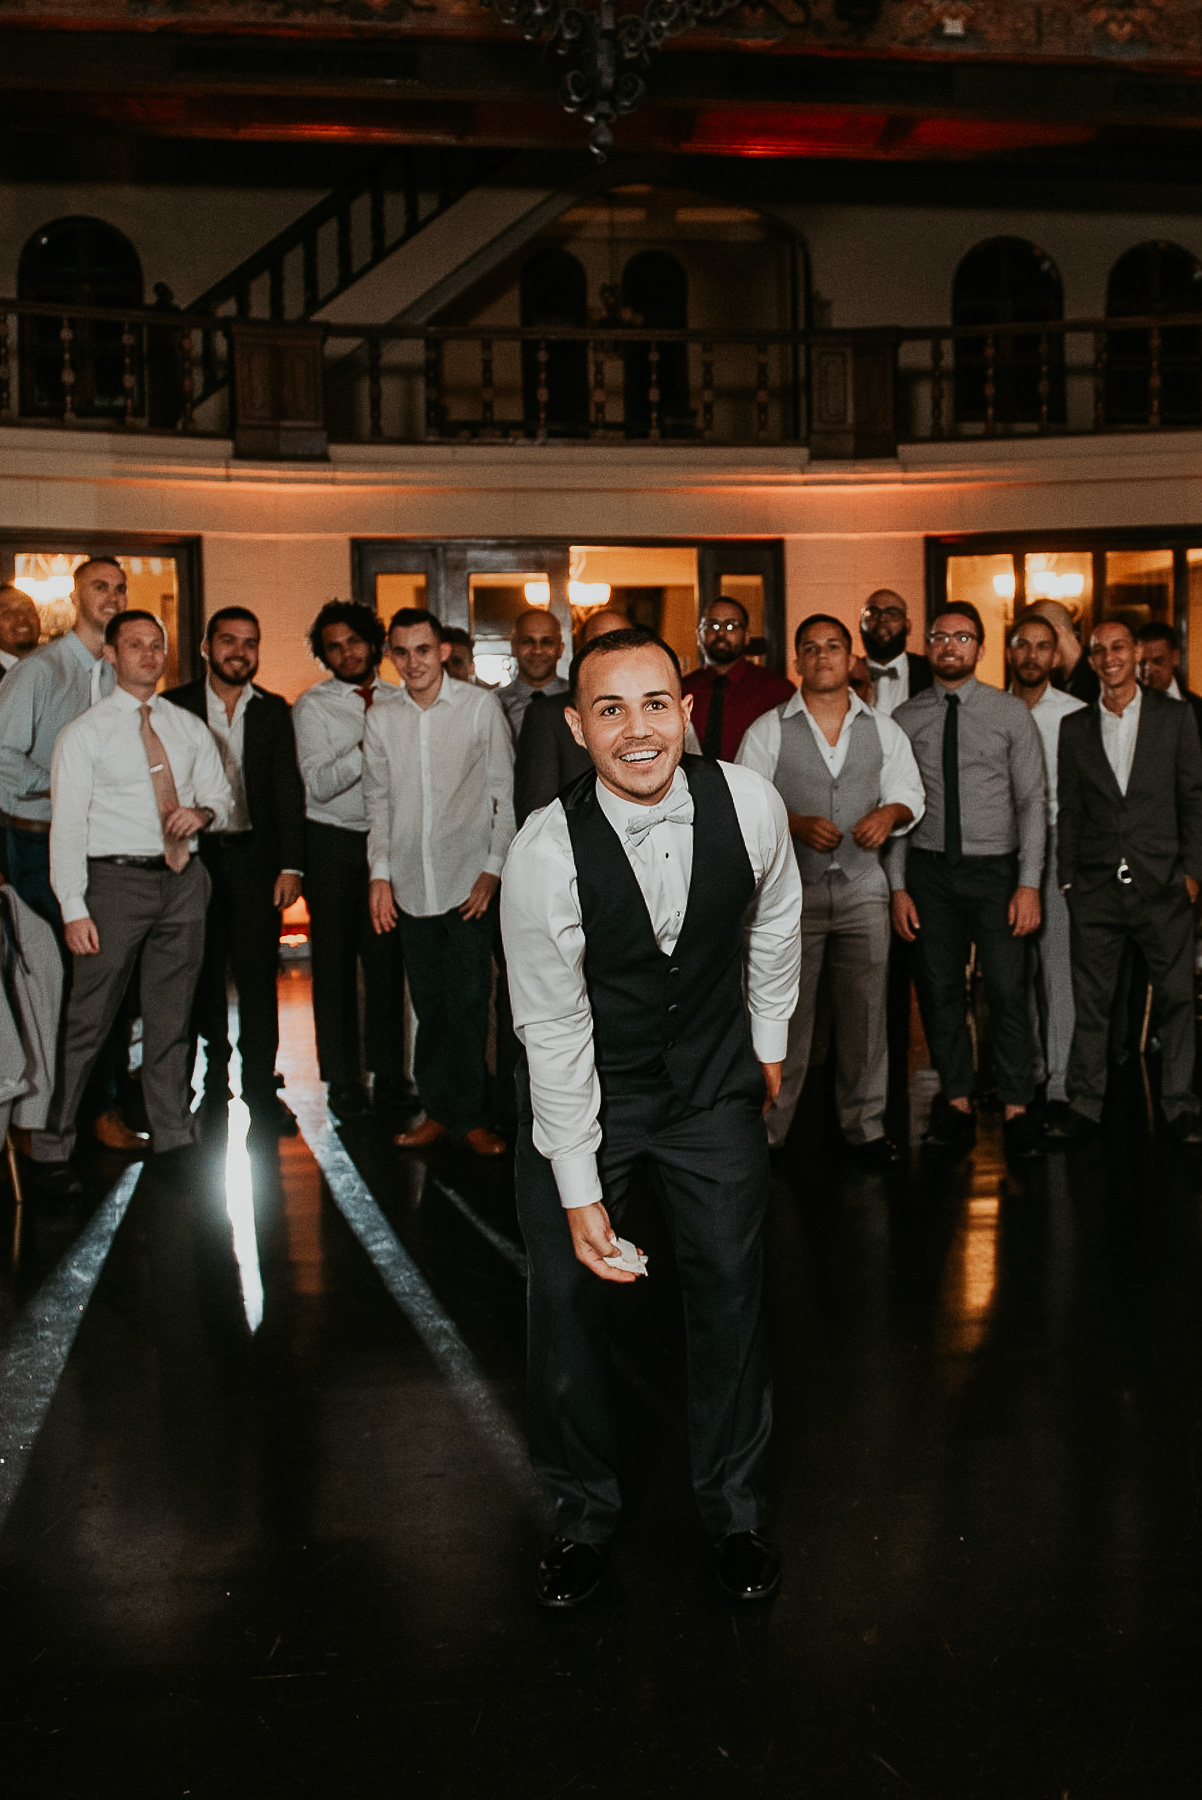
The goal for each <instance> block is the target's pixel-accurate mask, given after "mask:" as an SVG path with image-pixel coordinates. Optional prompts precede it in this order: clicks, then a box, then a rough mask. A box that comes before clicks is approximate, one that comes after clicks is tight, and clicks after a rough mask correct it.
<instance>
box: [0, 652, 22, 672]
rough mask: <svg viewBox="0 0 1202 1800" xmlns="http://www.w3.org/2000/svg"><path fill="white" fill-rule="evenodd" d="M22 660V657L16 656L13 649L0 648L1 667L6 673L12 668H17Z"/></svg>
mask: <svg viewBox="0 0 1202 1800" xmlns="http://www.w3.org/2000/svg"><path fill="white" fill-rule="evenodd" d="M20 660H21V659H20V657H19V656H14V655H13V653H12V651H11V650H0V669H3V670H4V673H5V674H6V675H7V674H8V671H9V670H10V669H15V668H16V666H17V664H18V663H19V662H20Z"/></svg>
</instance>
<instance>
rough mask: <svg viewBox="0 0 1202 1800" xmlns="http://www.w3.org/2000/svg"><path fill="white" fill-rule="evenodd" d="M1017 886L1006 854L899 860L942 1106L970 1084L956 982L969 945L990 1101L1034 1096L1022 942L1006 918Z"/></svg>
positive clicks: (916, 854)
mask: <svg viewBox="0 0 1202 1800" xmlns="http://www.w3.org/2000/svg"><path fill="white" fill-rule="evenodd" d="M1017 886H1018V858H1017V856H1014V855H1011V856H965V857H963V858H962V859H961V860H960V862H959V863H957V864H956V865H955V867H953V866H952V865H951V863H949V862H948V860H947V858H946V857H945V856H940V855H938V854H936V853H935V852H933V851H930V850H916V849H913V848H911V850H910V852H909V855H908V857H907V860H906V887H907V890H908V891H909V894H910V898H911V899H912V900H913V902H914V905H915V907H916V908H917V911H918V918H919V931H918V938H917V941H916V943H915V945H914V984H915V986H916V988H917V989H918V1006H919V1011H920V1012H921V1013H922V1028H923V1030H924V1031H925V1032H926V1037H927V1045H928V1047H929V1049H930V1052H931V1061H932V1062H933V1063H934V1065H935V1067H936V1069H937V1070H938V1072H939V1081H940V1085H941V1087H942V1089H943V1092H944V1095H945V1096H946V1098H947V1099H949V1100H957V1099H961V1098H967V1097H968V1096H969V1095H970V1094H971V1093H972V1091H973V1087H974V1075H973V1059H972V1034H971V1033H970V1031H969V1029H968V1006H967V998H966V993H965V984H964V971H965V969H966V968H967V966H968V957H969V947H970V945H972V944H975V945H976V947H977V959H978V961H979V963H980V966H981V974H982V975H983V977H984V980H985V993H986V997H987V999H988V1001H989V1025H990V1032H991V1035H992V1040H993V1061H994V1069H995V1073H996V1076H997V1093H998V1099H999V1100H1000V1101H1001V1102H1002V1104H1003V1106H1026V1105H1027V1104H1028V1103H1029V1102H1030V1100H1031V1098H1032V1096H1033V1094H1034V1092H1035V1064H1034V1055H1033V1051H1034V1044H1033V1042H1032V1038H1031V1019H1030V1015H1029V1013H1028V1010H1027V985H1026V940H1025V939H1024V938H1016V937H1015V935H1014V933H1013V931H1012V929H1011V927H1010V924H1009V921H1008V920H1007V917H1006V913H1007V909H1008V908H1009V905H1010V901H1011V899H1012V897H1013V895H1014V890H1015V888H1016V887H1017Z"/></svg>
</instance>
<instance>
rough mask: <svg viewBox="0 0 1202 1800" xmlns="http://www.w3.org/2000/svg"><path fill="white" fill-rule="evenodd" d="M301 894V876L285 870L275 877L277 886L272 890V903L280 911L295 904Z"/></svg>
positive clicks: (284, 910)
mask: <svg viewBox="0 0 1202 1800" xmlns="http://www.w3.org/2000/svg"><path fill="white" fill-rule="evenodd" d="M300 896H301V878H300V876H299V875H293V874H291V873H290V872H289V871H288V870H284V872H283V873H282V874H279V875H277V876H276V878H275V886H274V887H273V888H272V890H271V904H272V905H273V906H274V907H276V908H277V909H278V910H279V911H280V912H286V911H287V909H288V907H290V906H295V905H296V903H297V901H298V900H299V899H300Z"/></svg>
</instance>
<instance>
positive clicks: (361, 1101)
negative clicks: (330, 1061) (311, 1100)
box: [326, 1081, 371, 1120]
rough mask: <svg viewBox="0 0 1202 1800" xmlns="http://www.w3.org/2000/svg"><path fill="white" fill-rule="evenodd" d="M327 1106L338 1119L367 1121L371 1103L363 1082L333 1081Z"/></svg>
mask: <svg viewBox="0 0 1202 1800" xmlns="http://www.w3.org/2000/svg"><path fill="white" fill-rule="evenodd" d="M326 1105H327V1106H328V1107H329V1109H330V1111H331V1112H332V1113H333V1115H334V1117H335V1118H336V1119H342V1120H346V1119H366V1118H367V1117H368V1115H369V1114H370V1112H371V1101H370V1100H369V1099H368V1097H367V1092H366V1090H365V1088H364V1086H363V1083H362V1082H361V1081H331V1083H330V1086H329V1091H328V1092H327V1094H326Z"/></svg>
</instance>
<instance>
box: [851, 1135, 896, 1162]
mask: <svg viewBox="0 0 1202 1800" xmlns="http://www.w3.org/2000/svg"><path fill="white" fill-rule="evenodd" d="M847 1148H848V1150H849V1151H850V1152H851V1154H852V1155H853V1156H854V1157H855V1159H856V1161H857V1162H858V1163H863V1165H864V1167H865V1168H866V1169H900V1168H901V1166H902V1163H903V1162H904V1161H905V1158H904V1156H903V1155H902V1152H901V1150H900V1148H899V1147H898V1145H896V1144H895V1143H894V1142H893V1140H892V1138H887V1137H879V1138H870V1139H869V1141H868V1143H866V1144H848V1146H847Z"/></svg>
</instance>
